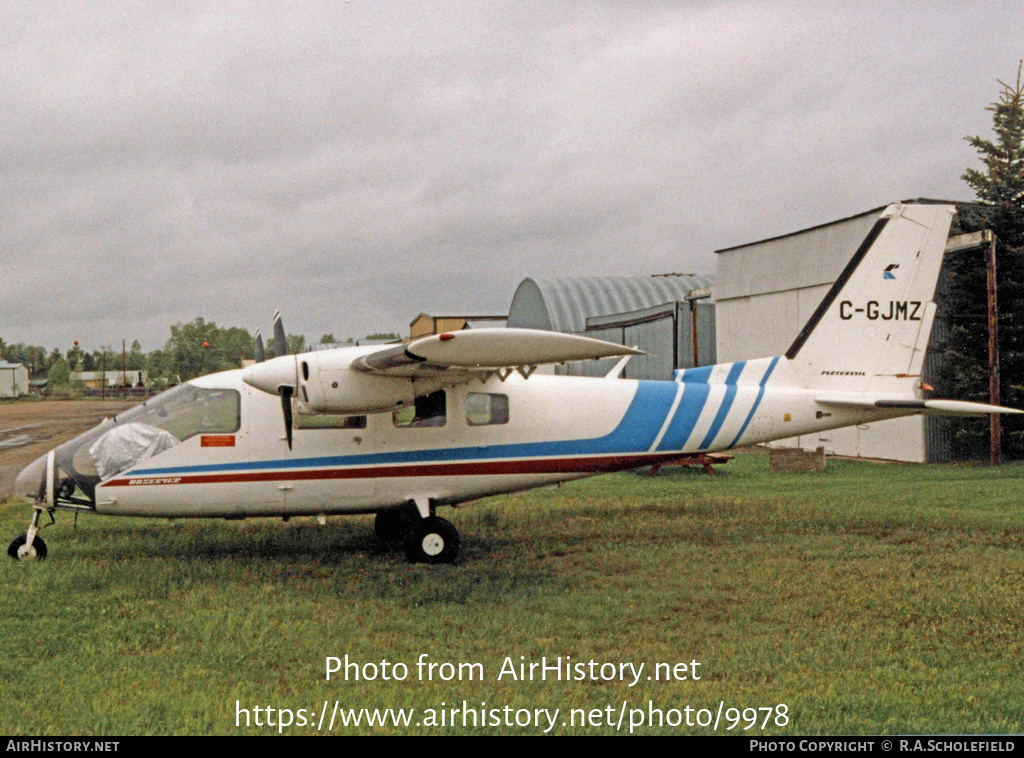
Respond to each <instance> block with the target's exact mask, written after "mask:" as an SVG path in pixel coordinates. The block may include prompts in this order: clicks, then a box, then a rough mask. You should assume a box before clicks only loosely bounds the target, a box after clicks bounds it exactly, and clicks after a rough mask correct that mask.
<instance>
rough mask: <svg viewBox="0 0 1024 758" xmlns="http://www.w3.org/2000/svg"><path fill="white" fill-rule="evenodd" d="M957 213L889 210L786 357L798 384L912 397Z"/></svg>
mask: <svg viewBox="0 0 1024 758" xmlns="http://www.w3.org/2000/svg"><path fill="white" fill-rule="evenodd" d="M954 212H955V209H954V208H953V207H952V206H947V205H900V204H897V205H891V206H889V207H888V208H886V209H885V211H884V212H883V213H882V215H881V217H880V218H879V219H878V222H877V223H876V224H875V226H874V227H873V228H872V229H871V231H870V232H869V233H868V236H867V237H866V238H865V239H864V242H863V243H862V244H861V246H860V248H858V250H857V252H856V253H855V254H854V256H853V258H852V259H851V260H850V262H849V264H847V266H846V268H845V269H843V271H842V273H841V274H840V275H839V278H838V279H837V280H836V282H835V284H833V285H832V288H831V289H830V290H829V291H828V293H827V294H826V295H825V298H824V299H823V300H822V301H821V304H820V305H819V306H818V308H817V309H816V310H815V311H814V314H813V315H812V316H811V318H810V320H809V321H808V322H807V324H806V325H805V326H804V328H803V329H802V330H801V331H800V334H799V335H797V338H796V340H795V341H794V342H793V344H792V346H791V347H790V348H789V350H788V351H787V352H786V358H788V359H789V364H790V367H791V368H792V370H793V374H794V375H795V378H796V380H797V382H798V383H799V384H800V385H802V386H804V387H808V388H814V389H820V390H823V391H826V392H831V391H834V392H871V393H885V394H896V395H902V396H907V395H910V394H912V393H913V392H914V390H915V389H916V387H917V385H918V384H919V382H920V374H921V366H922V363H923V361H924V352H925V348H926V347H927V345H928V337H929V334H930V333H931V327H932V321H933V320H934V318H935V303H934V302H932V297H933V296H934V294H935V285H936V282H937V281H938V277H939V268H940V267H941V265H942V254H943V251H944V250H945V247H946V239H947V237H948V236H949V226H950V222H951V221H952V217H953V213H954Z"/></svg>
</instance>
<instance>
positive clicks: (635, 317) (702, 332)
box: [580, 300, 715, 380]
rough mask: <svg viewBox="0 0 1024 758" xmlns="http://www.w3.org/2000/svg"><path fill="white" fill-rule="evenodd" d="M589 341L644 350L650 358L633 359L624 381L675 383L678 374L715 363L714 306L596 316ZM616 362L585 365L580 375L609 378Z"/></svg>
mask: <svg viewBox="0 0 1024 758" xmlns="http://www.w3.org/2000/svg"><path fill="white" fill-rule="evenodd" d="M695 327H696V328H695ZM586 336H588V337H593V338H595V339H599V340H605V341H606V342H615V343H617V344H619V345H628V346H630V347H638V348H639V349H641V350H643V351H644V353H645V355H637V356H634V357H633V358H632V359H630V361H629V362H628V363H627V364H626V370H625V371H624V372H623V374H622V376H623V377H624V378H626V379H660V380H671V379H672V375H673V372H674V371H675V369H678V368H693V367H694V366H706V365H709V364H712V363H714V362H715V306H714V305H713V304H712V303H710V302H707V301H696V300H691V301H683V302H678V301H677V302H672V303H664V304H662V305H655V306H652V307H650V308H644V309H641V310H637V311H630V312H628V313H615V314H611V315H608V316H593V317H591V318H588V319H587V326H586ZM695 338H696V341H695ZM695 346H696V349H695ZM616 362H617V360H616V359H612V358H608V359H605V360H601V361H587V362H585V363H582V364H580V373H581V374H582V375H584V376H604V375H605V374H607V373H608V372H609V371H610V370H611V369H612V367H614V366H615V364H616Z"/></svg>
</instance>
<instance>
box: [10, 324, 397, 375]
mask: <svg viewBox="0 0 1024 758" xmlns="http://www.w3.org/2000/svg"><path fill="white" fill-rule="evenodd" d="M368 339H398V335H396V334H390V333H387V334H385V333H380V334H373V335H369V337H368ZM287 340H288V352H289V353H300V352H303V351H305V350H307V349H308V347H307V344H306V338H305V336H303V335H301V334H289V335H288V336H287ZM338 342H339V341H338V340H336V339H335V337H334V335H333V334H324V335H322V336H321V337H320V343H321V344H338ZM344 343H348V344H353V343H354V341H353V340H352V339H351V338H350V339H347V340H345V341H344ZM266 355H267V357H268V358H272V357H273V356H274V345H273V340H272V339H271V340H269V342H268V344H267V345H266ZM255 358H256V340H255V337H254V336H253V335H252V334H250V333H249V331H248V330H247V329H243V328H241V327H237V326H232V327H220V326H217V324H216V323H214V322H213V321H207V320H205V319H204V318H202V317H199V318H196V319H194V320H193V321H189V322H188V323H178V324H174V325H173V326H172V327H171V337H170V339H168V340H167V343H166V344H165V345H164V347H163V349H161V350H153V351H151V352H148V353H145V352H143V351H142V346H141V345H140V344H139V341H138V340H133V341H132V342H131V346H130V347H129V346H125V347H124V348H123V349H121V348H115V347H113V346H111V345H104V346H102V347H100V348H98V349H94V350H92V351H87V350H84V349H83V348H82V347H81V346H80V345H79V344H78V342H75V343H73V344H72V345H71V347H69V348H67V349H66V350H65V351H64V352H63V353H62V352H61V350H60V348H53V349H47V348H45V347H41V346H39V345H27V344H25V343H22V342H18V343H12V344H8V343H6V342H5V341H4V340H3V339H2V338H0V360H5V361H8V362H11V363H22V364H24V365H25V366H27V367H28V369H29V372H30V374H31V376H32V378H33V379H47V384H48V386H50V387H59V386H62V385H66V384H69V383H70V382H72V381H73V377H74V376H75V375H76V374H78V373H80V372H90V371H104V372H106V373H117V374H120V373H121V372H122V370H123V371H125V372H126V373H128V374H131V373H132V372H135V373H138V372H140V371H143V372H145V373H146V376H147V377H148V382H149V384H151V385H156V386H167V385H171V384H177V383H179V382H185V381H188V380H189V379H194V378H195V377H197V376H204V375H206V374H212V373H215V372H217V371H228V370H230V369H235V368H240V367H241V366H242V361H244V360H254V359H255Z"/></svg>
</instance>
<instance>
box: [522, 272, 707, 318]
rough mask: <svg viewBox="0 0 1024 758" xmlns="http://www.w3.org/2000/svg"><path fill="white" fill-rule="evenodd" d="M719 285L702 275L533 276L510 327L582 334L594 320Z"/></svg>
mask: <svg viewBox="0 0 1024 758" xmlns="http://www.w3.org/2000/svg"><path fill="white" fill-rule="evenodd" d="M713 282H714V277H711V276H703V275H697V274H675V275H672V276H579V277H555V278H538V279H532V278H527V279H524V280H523V281H522V282H521V283H520V284H519V287H518V288H517V289H516V294H515V295H514V296H513V297H512V304H511V305H510V306H509V313H508V325H509V326H510V327H519V328H527V329H551V330H553V331H557V332H576V333H582V332H584V331H585V330H586V321H587V318H589V317H592V316H606V315H608V314H611V313H625V312H627V311H636V310H640V309H642V308H650V307H651V306H654V305H660V304H662V303H671V302H676V301H679V300H683V299H685V297H686V295H687V293H688V292H690V291H692V290H696V289H702V288H705V287H710V286H711V284H712V283H713Z"/></svg>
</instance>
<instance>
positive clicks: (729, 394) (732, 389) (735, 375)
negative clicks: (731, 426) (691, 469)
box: [700, 361, 747, 450]
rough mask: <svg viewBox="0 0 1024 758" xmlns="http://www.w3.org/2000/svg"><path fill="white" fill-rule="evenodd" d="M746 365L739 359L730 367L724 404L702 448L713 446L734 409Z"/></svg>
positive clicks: (712, 423) (705, 437) (726, 379)
mask: <svg viewBox="0 0 1024 758" xmlns="http://www.w3.org/2000/svg"><path fill="white" fill-rule="evenodd" d="M746 365H747V362H746V361H739V362H738V363H734V364H732V368H731V369H729V375H728V376H727V377H726V378H725V397H724V398H723V400H722V404H721V405H720V406H719V407H718V413H716V414H715V420H714V421H712V422H711V428H710V429H708V433H707V434H706V435H704V440H703V441H702V442H701V443H700V449H701V450H706V449H708V448H709V447H711V444H712V443H713V442H714V441H715V437H717V436H718V432H719V431H721V429H722V424H724V423H725V418H726V416H728V415H729V411H730V410H732V403H733V400H735V399H736V383H737V382H738V381H739V380H740V374H742V373H743V368H744V367H745V366H746Z"/></svg>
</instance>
